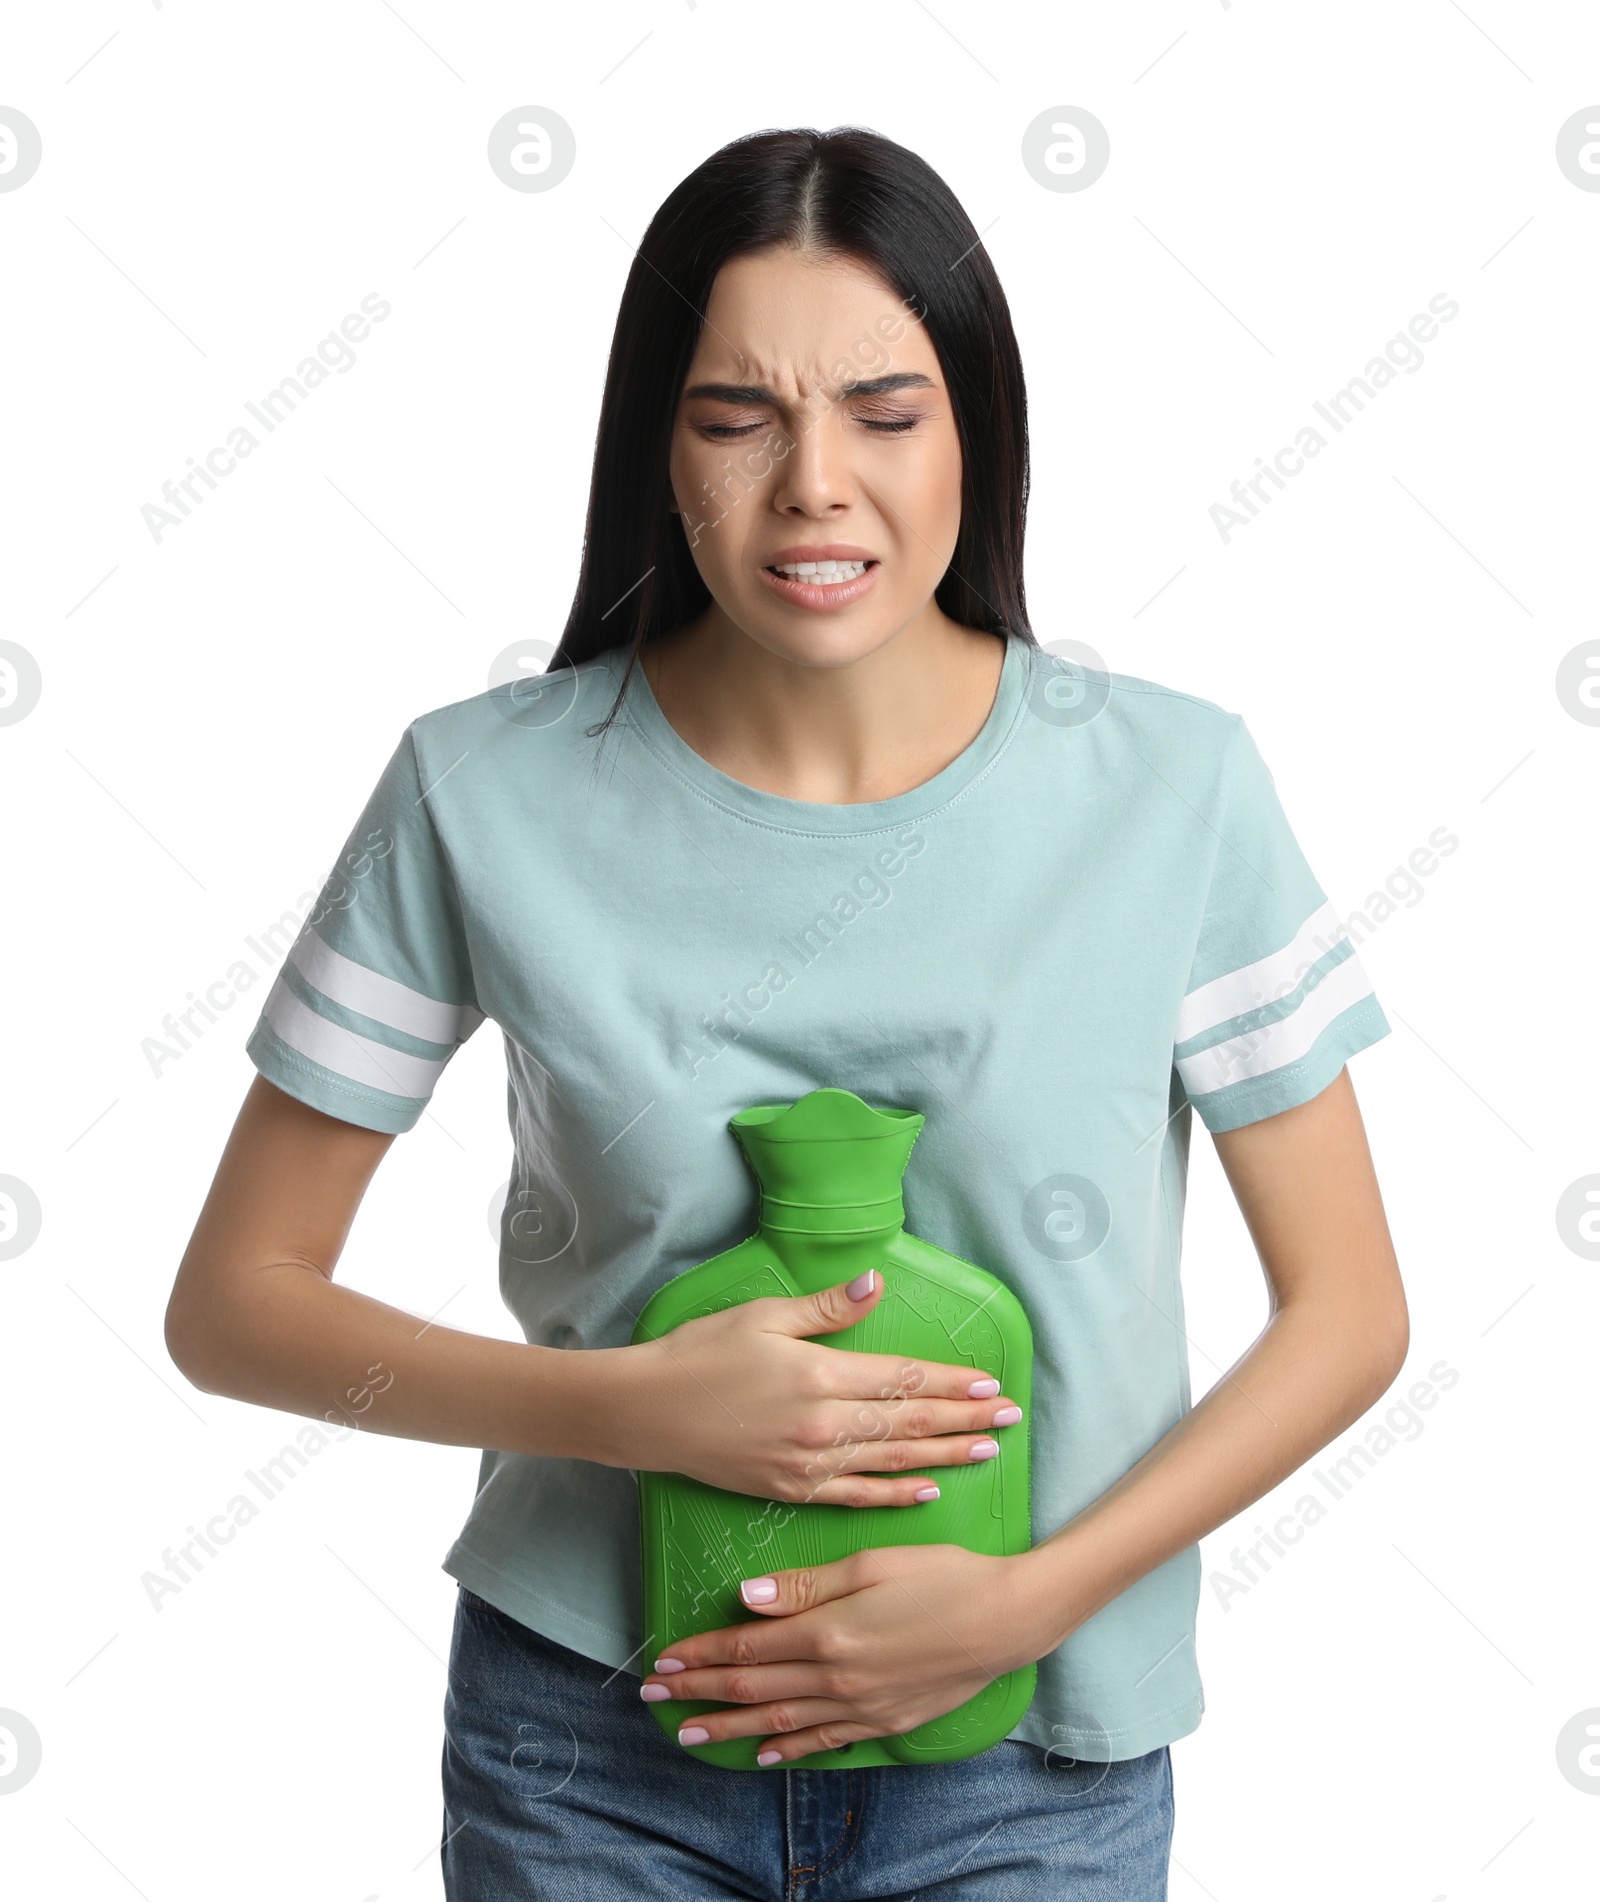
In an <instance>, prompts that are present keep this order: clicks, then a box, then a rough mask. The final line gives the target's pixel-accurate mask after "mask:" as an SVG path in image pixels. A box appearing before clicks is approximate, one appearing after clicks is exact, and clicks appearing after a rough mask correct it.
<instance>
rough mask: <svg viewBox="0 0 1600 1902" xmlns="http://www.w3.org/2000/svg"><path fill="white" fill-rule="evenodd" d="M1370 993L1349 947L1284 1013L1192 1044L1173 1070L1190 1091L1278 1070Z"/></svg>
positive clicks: (1200, 1093)
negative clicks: (1200, 1045) (1206, 1045)
mask: <svg viewBox="0 0 1600 1902" xmlns="http://www.w3.org/2000/svg"><path fill="white" fill-rule="evenodd" d="M1371 995H1372V985H1371V984H1370V982H1369V981H1368V979H1367V974H1366V972H1365V971H1363V970H1362V968H1361V961H1360V959H1359V958H1357V957H1356V955H1355V953H1354V952H1352V953H1351V954H1350V956H1349V957H1347V958H1346V959H1345V960H1344V962H1343V963H1342V964H1336V965H1335V966H1334V967H1333V969H1332V970H1331V971H1329V972H1328V974H1327V975H1326V976H1325V977H1324V978H1323V980H1322V982H1321V983H1320V984H1318V985H1317V986H1316V988H1315V989H1314V990H1311V991H1308V992H1307V993H1306V995H1305V997H1304V998H1303V999H1302V1000H1301V1003H1300V1005H1299V1006H1298V1008H1297V1009H1295V1010H1293V1011H1291V1012H1290V1014H1289V1015H1288V1016H1287V1017H1280V1018H1278V1020H1277V1021H1276V1022H1275V1023H1270V1024H1263V1025H1262V1026H1261V1028H1260V1029H1259V1030H1247V1031H1245V1032H1244V1034H1243V1035H1242V1036H1238V1037H1229V1038H1228V1039H1227V1040H1226V1041H1225V1042H1223V1043H1217V1044H1213V1045H1212V1046H1211V1048H1210V1049H1209V1050H1197V1051H1196V1052H1195V1054H1194V1055H1193V1056H1192V1057H1180V1058H1179V1059H1178V1075H1179V1076H1180V1077H1182V1079H1183V1087H1184V1088H1185V1089H1186V1090H1187V1091H1188V1092H1189V1094H1190V1096H1205V1095H1208V1094H1209V1093H1210V1092H1211V1091H1212V1090H1221V1089H1226V1088H1227V1086H1228V1085H1229V1084H1230V1083H1242V1082H1243V1081H1244V1080H1245V1078H1246V1077H1257V1076H1266V1075H1267V1074H1268V1073H1269V1072H1271V1071H1273V1070H1281V1069H1282V1068H1283V1067H1284V1065H1285V1064H1289V1063H1294V1062H1296V1061H1298V1059H1299V1058H1301V1057H1303V1056H1304V1055H1305V1054H1306V1052H1307V1051H1308V1050H1310V1048H1311V1047H1312V1045H1313V1044H1314V1043H1315V1042H1316V1041H1317V1039H1318V1038H1319V1037H1320V1036H1321V1035H1322V1033H1323V1031H1325V1030H1326V1029H1327V1027H1328V1025H1329V1024H1331V1023H1332V1022H1333V1020H1334V1018H1335V1017H1337V1016H1338V1015H1339V1013H1340V1012H1341V1011H1346V1010H1348V1009H1349V1008H1350V1006H1351V1005H1352V1004H1358V1003H1360V1001H1361V1000H1362V998H1364V997H1370V996H1371Z"/></svg>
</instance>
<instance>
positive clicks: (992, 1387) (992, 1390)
mask: <svg viewBox="0 0 1600 1902" xmlns="http://www.w3.org/2000/svg"><path fill="white" fill-rule="evenodd" d="M999 1391H1000V1383H999V1381H998V1380H975V1381H973V1383H972V1385H971V1386H970V1387H969V1388H968V1389H967V1395H968V1397H969V1398H970V1399H972V1400H992V1399H993V1398H994V1397H995V1395H996V1394H997V1393H998V1392H999Z"/></svg>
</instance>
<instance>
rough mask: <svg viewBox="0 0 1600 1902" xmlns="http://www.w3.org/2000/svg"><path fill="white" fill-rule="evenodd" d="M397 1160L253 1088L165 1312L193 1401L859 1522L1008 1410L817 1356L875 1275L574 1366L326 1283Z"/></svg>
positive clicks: (957, 1370) (966, 1452)
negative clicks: (371, 1188)
mask: <svg viewBox="0 0 1600 1902" xmlns="http://www.w3.org/2000/svg"><path fill="white" fill-rule="evenodd" d="M393 1141H394V1138H393V1137H392V1136H389V1135H384V1134H381V1133H379V1132H377V1131H374V1130H370V1129H364V1128H361V1127H359V1126H358V1125H356V1124H354V1123H346V1122H342V1121H340V1120H339V1119H338V1118H336V1117H332V1116H327V1115H324V1114H323V1112H322V1111H321V1110H317V1109H313V1108H311V1107H310V1106H309V1105H308V1104H304V1103H301V1102H299V1101H298V1100H297V1099H296V1098H294V1097H292V1096H290V1095H288V1094H287V1093H286V1092H285V1091H282V1090H280V1089H278V1088H277V1087H276V1086H275V1085H273V1084H271V1083H269V1082H268V1081H267V1080H266V1079H265V1078H264V1077H257V1078H256V1079H255V1081H254V1082H253V1083H252V1084H251V1086H250V1089H249V1091H248V1093H247V1094H246V1096H245V1100H244V1105H243V1107H242V1108H241V1110H240V1112H239V1116H238V1119H237V1121H236V1122H235V1124H234V1126H233V1131H232V1133H231V1135H230V1136H229V1138H228V1143H227V1147H226V1148H225V1149H224V1151H223V1155H222V1160H221V1162H220V1163H219V1165H218V1167H217V1173H216V1177H215V1180H214V1181H213V1182H212V1185H211V1190H210V1193H209V1194H208V1195H207V1197H206V1201H205V1206H204V1207H203V1208H202V1210H201V1212H200V1218H199V1220H198V1222H197V1223H196V1225H195V1230H194V1233H193V1235H192V1236H191V1237H190V1240H189V1246H188V1248H187V1249H186V1250H185V1252H184V1256H183V1261H182V1263H181V1264H180V1266H179V1269H178V1276H177V1281H176V1283H175V1285H174V1287H173V1291H172V1297H171V1300H170V1301H169V1303H168V1306H167V1321H166V1339H167V1348H168V1351H169V1352H170V1354H171V1355H172V1359H173V1361H174V1363H175V1364H176V1365H177V1367H178V1368H179V1369H180V1370H181V1372H182V1373H184V1374H185V1375H186V1376H187V1377H188V1379H189V1380H191V1381H192V1382H193V1383H194V1385H195V1386H197V1387H199V1388H201V1389H203V1390H205V1391H207V1392H210V1393H220V1394H227V1395H229V1396H230V1397H232V1398H233V1399H236V1400H248V1401H252V1402H254V1403H255V1404H256V1405H258V1406H265V1407H275V1408H277V1409H279V1410H280V1411H282V1412H285V1413H296V1414H304V1415H307V1416H309V1417H311V1418H313V1419H325V1418H331V1419H333V1420H335V1421H338V1422H341V1423H343V1424H349V1425H354V1426H357V1427H360V1428H361V1429H362V1430H364V1431H367V1432H374V1433H389V1434H395V1435H399V1436H401V1437H404V1438H407V1439H416V1440H433V1441H437V1442H439V1443H440V1444H443V1445H446V1446H474V1447H491V1448H494V1449H496V1450H497V1451H502V1452H508V1453H535V1454H546V1455H549V1456H552V1457H560V1458H569V1459H587V1460H594V1461H597V1462H599V1463H600V1464H602V1465H608V1466H624V1467H630V1468H633V1469H635V1470H638V1471H645V1470H650V1471H666V1472H681V1473H688V1474H691V1475H692V1476H694V1477H695V1478H699V1479H704V1480H706V1481H707V1482H708V1483H710V1484H713V1485H718V1486H723V1487H726V1488H728V1489H729V1490H732V1491H737V1492H744V1493H749V1494H752V1495H753V1496H755V1497H758V1498H765V1499H779V1500H789V1501H794V1500H812V1501H817V1502H821V1503H833V1504H848V1505H856V1506H866V1505H910V1504H912V1503H914V1495H915V1492H916V1489H917V1488H918V1487H920V1486H922V1485H924V1484H925V1483H926V1482H925V1480H924V1479H922V1478H918V1477H916V1476H914V1475H913V1474H911V1473H906V1474H905V1476H904V1477H890V1476H880V1475H892V1474H898V1473H900V1472H901V1471H902V1470H903V1469H906V1468H913V1467H927V1466H932V1465H953V1464H956V1463H958V1462H960V1461H963V1460H966V1459H967V1458H968V1457H969V1456H971V1448H972V1447H973V1446H974V1445H975V1444H976V1443H978V1442H980V1441H983V1440H988V1439H990V1437H991V1436H990V1434H989V1432H988V1431H987V1429H988V1428H989V1427H990V1426H991V1424H992V1423H993V1421H994V1418H995V1415H996V1413H997V1412H999V1411H1000V1410H1002V1409H1004V1408H1005V1407H1006V1405H1007V1401H1006V1396H1005V1395H1003V1394H998V1395H995V1396H993V1397H980V1398H976V1399H974V1398H969V1397H968V1395H969V1393H970V1390H971V1385H972V1382H973V1379H974V1375H975V1374H976V1373H979V1372H981V1370H975V1369H973V1368H970V1367H965V1368H962V1367H948V1366H942V1365H941V1364H939V1363H937V1362H910V1363H900V1362H897V1361H895V1360H893V1359H891V1357H889V1356H886V1355H877V1354H863V1353H854V1352H845V1351H843V1350H840V1349H834V1348H830V1347H827V1346H824V1345H821V1344H819V1343H817V1342H814V1341H811V1340H808V1339H806V1338H805V1337H806V1336H807V1335H814V1334H818V1333H823V1332H830V1331H833V1330H835V1329H838V1328H841V1327H845V1326H848V1325H849V1324H850V1323H851V1322H852V1321H854V1320H858V1319H860V1318H862V1317H863V1316H864V1315H866V1314H867V1313H870V1312H871V1309H872V1307H873V1306H874V1305H875V1303H876V1301H877V1300H878V1299H879V1298H881V1296H882V1294H883V1291H884V1289H883V1276H882V1275H881V1274H880V1275H878V1276H877V1277H876V1287H875V1288H874V1290H873V1291H872V1293H871V1294H869V1295H868V1296H867V1297H866V1298H865V1299H863V1300H861V1301H859V1302H852V1301H850V1300H849V1299H848V1298H847V1296H846V1295H845V1292H844V1290H843V1289H828V1290H824V1291H823V1292H822V1293H820V1294H817V1295H813V1296H806V1297H795V1298H792V1299H790V1298H781V1297H776V1298H775V1297H767V1298H765V1299H763V1300H760V1301H752V1302H747V1303H744V1304H742V1305H741V1306H739V1307H735V1308H731V1309H725V1310H723V1311H721V1312H720V1313H717V1314H714V1315H709V1316H706V1317H704V1318H703V1319H700V1320H695V1321H689V1322H685V1323H684V1324H683V1325H682V1326H680V1327H678V1328H675V1329H673V1331H672V1332H671V1333H670V1334H668V1335H665V1336H663V1337H662V1339H661V1340H660V1341H657V1342H653V1343H647V1344H642V1345H639V1346H626V1347H611V1348H587V1349H583V1350H581V1351H578V1352H569V1351H567V1350H565V1349H561V1348H552V1347H536V1346H532V1345H529V1344H527V1343H525V1342H522V1341H502V1340H496V1339H493V1338H492V1337H489V1336H485V1335H478V1334H465V1333H462V1332H461V1331H460V1330H458V1329H455V1328H448V1327H444V1326H441V1325H440V1324H438V1323H437V1322H427V1321H419V1319H418V1317H417V1316H416V1315H414V1314H408V1313H406V1312H405V1311H404V1310H403V1309H400V1308H393V1307H390V1306H389V1305H388V1304H387V1303H385V1302H382V1301H377V1300H374V1299H373V1298H372V1296H370V1295H365V1294H360V1293H358V1292H357V1291H356V1290H355V1289H353V1288H344V1287H340V1286H339V1285H338V1284H337V1283H336V1282H335V1281H334V1279H333V1274H334V1269H335V1267H336V1266H337V1264H338V1261H339V1256H340V1254H341V1253H342V1251H343V1249H344V1244H345V1241H346V1238H347V1237H348V1235H349V1233H350V1228H351V1224H352V1223H353V1222H354V1220H355V1215H356V1211H357V1209H358V1208H359V1207H360V1204H361V1198H362V1196H363V1195H364V1194H365V1193H366V1189H367V1185H368V1183H369V1182H370V1181H371V1180H372V1177H373V1175H374V1174H375V1173H376V1171H377V1167H378V1164H379V1163H380V1162H381V1161H382V1159H383V1157H384V1155H385V1154H386V1153H387V1151H388V1149H389V1146H390V1144H391V1143H392V1142H393ZM886 1382H887V1384H885V1383H886ZM990 1384H992V1383H990Z"/></svg>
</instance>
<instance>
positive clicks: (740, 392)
mask: <svg viewBox="0 0 1600 1902" xmlns="http://www.w3.org/2000/svg"><path fill="white" fill-rule="evenodd" d="M935 387H936V386H935V384H934V381H933V378H932V377H931V376H924V375H923V374H922V372H921V371H920V370H897V371H895V372H894V374H893V375H891V376H873V377H866V378H863V379H862V380H861V381H859V382H853V383H846V384H845V385H844V386H843V388H842V389H841V390H840V395H842V396H888V395H890V394H891V393H892V392H893V391H895V390H912V389H921V390H931V389H933V388H935ZM684 395H685V396H686V397H688V396H710V397H714V398H715V399H716V400H717V401H718V402H719V403H771V404H772V405H773V406H774V407H777V406H778V398H777V397H776V396H774V395H773V393H772V392H771V390H769V389H767V388H765V387H764V386H763V385H762V384H760V383H693V384H691V385H690V386H689V388H688V389H686V390H685V391H684Z"/></svg>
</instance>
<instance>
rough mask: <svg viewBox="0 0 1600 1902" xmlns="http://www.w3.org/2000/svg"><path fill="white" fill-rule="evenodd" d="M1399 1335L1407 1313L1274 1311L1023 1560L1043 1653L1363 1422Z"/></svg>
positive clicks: (1308, 1306)
mask: <svg viewBox="0 0 1600 1902" xmlns="http://www.w3.org/2000/svg"><path fill="white" fill-rule="evenodd" d="M1403 1341H1404V1325H1403V1316H1402V1318H1401V1319H1400V1321H1399V1322H1398V1324H1397V1325H1396V1324H1394V1323H1392V1322H1391V1321H1390V1320H1389V1318H1388V1317H1384V1319H1383V1321H1382V1323H1381V1324H1379V1325H1374V1326H1367V1325H1365V1323H1364V1321H1363V1318H1362V1317H1359V1316H1358V1317H1355V1318H1354V1320H1353V1319H1352V1317H1351V1316H1350V1315H1349V1314H1348V1313H1345V1314H1342V1315H1341V1314H1340V1313H1339V1312H1337V1310H1336V1309H1335V1308H1334V1307H1333V1305H1332V1304H1329V1303H1318V1302H1313V1301H1307V1302H1303V1303H1294V1304H1290V1305H1288V1306H1286V1307H1284V1308H1283V1309H1281V1310H1280V1311H1279V1312H1278V1313H1277V1314H1275V1315H1274V1316H1273V1318H1272V1320H1271V1321H1270V1322H1269V1324H1268V1326H1267V1327H1266V1329H1265V1330H1264V1331H1263V1333H1262V1334H1261V1335H1260V1337H1259V1338H1258V1339H1257V1341H1256V1342H1255V1343H1254V1345H1253V1346H1252V1347H1251V1348H1250V1350H1249V1352H1248V1353H1246V1354H1245V1355H1244V1356H1243V1358H1242V1359H1241V1360H1240V1361H1239V1362H1238V1363H1237V1364H1236V1365H1235V1366H1234V1367H1232V1368H1231V1369H1230V1370H1229V1371H1228V1373H1226V1374H1225V1375H1224V1376H1223V1377H1222V1378H1221V1379H1220V1380H1219V1381H1218V1382H1217V1383H1216V1385H1215V1386H1214V1387H1213V1388H1212V1389H1211V1391H1210V1392H1209V1393H1208V1394H1207V1395H1206V1396H1205V1398H1204V1399H1203V1400H1201V1402H1200V1403H1199V1405H1198V1406H1196V1407H1194V1408H1193V1409H1192V1410H1191V1411H1190V1412H1189V1413H1187V1414H1185V1416H1184V1417H1183V1419H1182V1420H1180V1421H1179V1422H1178V1424H1177V1425H1176V1426H1175V1427H1173V1428H1172V1430H1171V1431H1170V1432H1169V1433H1167V1434H1166V1435H1165V1436H1164V1437H1163V1438H1162V1439H1161V1440H1159V1441H1158V1442H1157V1443H1156V1445H1155V1446H1154V1447H1152V1448H1151V1450H1150V1451H1149V1452H1148V1453H1147V1454H1146V1455H1145V1456H1144V1458H1143V1459H1141V1460H1140V1461H1139V1462H1138V1464H1137V1465H1135V1466H1133V1467H1132V1468H1130V1470H1129V1471H1128V1472H1127V1473H1126V1474H1125V1475H1124V1476H1123V1478H1122V1479H1120V1480H1119V1481H1118V1482H1117V1483H1116V1485H1114V1486H1112V1487H1111V1488H1110V1489H1109V1490H1108V1491H1107V1492H1105V1493H1103V1494H1102V1495H1101V1496H1100V1498H1099V1499H1097V1500H1096V1501H1095V1502H1094V1503H1093V1505H1091V1506H1089V1507H1087V1508H1086V1509H1085V1510H1084V1511H1083V1512H1081V1513H1079V1514H1078V1515H1077V1517H1076V1518H1074V1519H1071V1520H1069V1521H1068V1522H1067V1524H1066V1525H1064V1526H1062V1527H1061V1528H1060V1529H1059V1530H1058V1531H1057V1532H1055V1533H1053V1534H1051V1535H1050V1536H1049V1537H1048V1538H1046V1539H1045V1540H1043V1541H1042V1543H1040V1544H1039V1545H1036V1546H1035V1547H1034V1548H1033V1550H1032V1551H1031V1552H1029V1553H1027V1554H1026V1555H1025V1556H1024V1557H1023V1559H1022V1560H1021V1561H1019V1573H1018V1575H1019V1579H1020V1581H1021V1587H1022V1593H1023V1596H1024V1598H1025V1599H1026V1601H1027V1609H1028V1614H1029V1616H1030V1620H1031V1622H1032V1623H1033V1624H1034V1627H1035V1629H1037V1630H1038V1631H1040V1632H1041V1633H1042V1634H1043V1636H1044V1638H1045V1640H1046V1642H1045V1643H1044V1645H1043V1646H1042V1648H1041V1649H1040V1652H1039V1655H1041V1656H1042V1655H1043V1654H1044V1651H1045V1650H1053V1649H1054V1648H1055V1647H1056V1645H1058V1644H1059V1643H1060V1642H1061V1641H1062V1639H1064V1638H1065V1637H1067V1636H1068V1635H1069V1634H1070V1633H1071V1632H1072V1631H1073V1630H1075V1629H1076V1627H1077V1626H1078V1625H1080V1624H1082V1623H1083V1622H1084V1620H1085V1619H1087V1618H1089V1617H1091V1616H1092V1615H1093V1614H1094V1613H1095V1612H1096V1611H1098V1610H1099V1609H1100V1607H1101V1606H1102V1605H1104V1604H1106V1603H1107V1602H1108V1601H1109V1600H1111V1599H1112V1598H1115V1597H1116V1596H1117V1595H1118V1593H1120V1592H1123V1591H1125V1590H1126V1589H1127V1588H1128V1587H1129V1586H1130V1585H1132V1584H1133V1583H1134V1582H1135V1581H1136V1580H1137V1579H1140V1578H1142V1577H1143V1576H1144V1575H1145V1574H1146V1573H1147V1572H1151V1571H1153V1570H1155V1568H1156V1567H1157V1566H1159V1565H1162V1564H1164V1563H1165V1562H1166V1561H1167V1560H1168V1559H1170V1558H1172V1557H1173V1556H1174V1555H1175V1554H1176V1553H1178V1552H1181V1551H1182V1550H1184V1548H1185V1547H1187V1546H1190V1545H1193V1544H1194V1543H1195V1541H1196V1540H1198V1539H1200V1538H1202V1537H1204V1535H1205V1534H1207V1533H1208V1532H1212V1531H1214V1530H1215V1529H1216V1528H1217V1527H1218V1526H1219V1525H1223V1524H1225V1523H1226V1522H1227V1521H1228V1520H1229V1519H1231V1518H1232V1517H1233V1516H1234V1515H1235V1514H1236V1513H1239V1512H1242V1511H1243V1510H1244V1508H1245V1507H1246V1506H1248V1505H1249V1504H1251V1502H1252V1501H1254V1500H1256V1499H1259V1498H1260V1497H1261V1496H1262V1494H1264V1493H1267V1492H1270V1491H1271V1489H1272V1488H1273V1487H1274V1486H1276V1485H1277V1484H1278V1483H1279V1482H1280V1481H1281V1480H1283V1479H1285V1478H1287V1477H1288V1475H1289V1474H1290V1473H1292V1472H1294V1471H1295V1469H1296V1468H1297V1467H1299V1466H1301V1465H1303V1464H1304V1462H1305V1461H1306V1460H1308V1459H1309V1458H1311V1456H1312V1455H1313V1454H1314V1453H1316V1452H1317V1451H1318V1449H1319V1448H1321V1447H1323V1446H1325V1445H1327V1443H1328V1441H1329V1440H1331V1439H1332V1438H1334V1436H1335V1435H1336V1434H1338V1433H1339V1432H1341V1431H1342V1430H1343V1429H1344V1428H1345V1427H1346V1426H1348V1425H1349V1424H1350V1422H1351V1421H1352V1420H1355V1419H1357V1418H1359V1417H1360V1415H1361V1414H1362V1413H1364V1412H1365V1411H1366V1409H1367V1408H1368V1407H1370V1406H1371V1405H1372V1403H1373V1402H1374V1401H1375V1400H1377V1399H1378V1398H1379V1396H1380V1395H1381V1394H1382V1393H1383V1392H1384V1390H1385V1389H1386V1388H1387V1387H1388V1386H1389V1385H1390V1383H1391V1382H1392V1381H1393V1379H1394V1378H1395V1375H1396V1373H1397V1372H1398V1371H1399V1365H1400V1361H1401V1360H1402V1359H1403V1358H1404V1346H1403Z"/></svg>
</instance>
